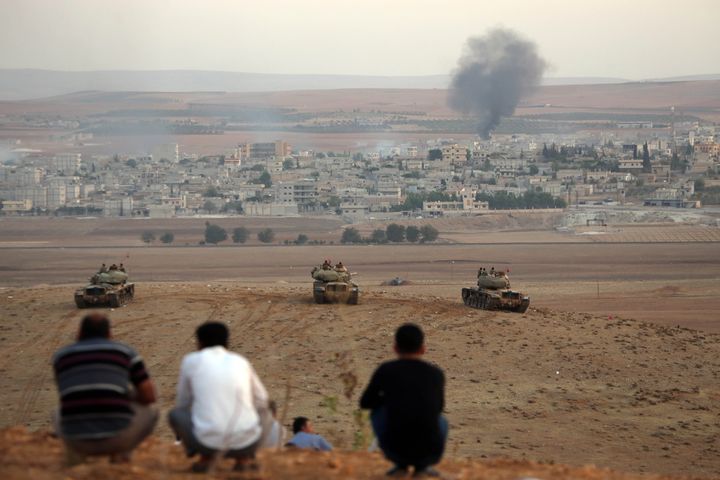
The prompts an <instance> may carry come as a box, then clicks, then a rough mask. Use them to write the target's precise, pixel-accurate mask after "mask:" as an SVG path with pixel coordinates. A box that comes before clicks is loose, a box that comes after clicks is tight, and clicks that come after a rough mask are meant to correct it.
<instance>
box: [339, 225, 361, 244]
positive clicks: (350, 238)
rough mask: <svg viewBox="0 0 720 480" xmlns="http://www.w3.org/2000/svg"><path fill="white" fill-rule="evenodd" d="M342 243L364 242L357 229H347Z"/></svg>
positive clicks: (343, 234) (341, 240)
mask: <svg viewBox="0 0 720 480" xmlns="http://www.w3.org/2000/svg"><path fill="white" fill-rule="evenodd" d="M340 242H341V243H360V242H362V237H361V236H360V232H358V231H357V229H355V228H352V227H350V228H346V229H345V230H343V233H342V237H341V238H340Z"/></svg>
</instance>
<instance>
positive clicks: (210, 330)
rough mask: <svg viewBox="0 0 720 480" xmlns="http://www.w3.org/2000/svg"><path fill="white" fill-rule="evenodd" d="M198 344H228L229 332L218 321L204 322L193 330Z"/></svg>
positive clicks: (204, 345)
mask: <svg viewBox="0 0 720 480" xmlns="http://www.w3.org/2000/svg"><path fill="white" fill-rule="evenodd" d="M195 334H196V335H197V339H198V342H199V343H200V345H201V346H202V347H203V348H205V347H215V346H218V345H219V346H221V347H226V348H227V346H228V337H229V335H230V334H229V332H228V329H227V327H226V326H225V324H222V323H220V322H205V323H203V324H202V325H200V326H199V327H198V329H197V331H196V332H195Z"/></svg>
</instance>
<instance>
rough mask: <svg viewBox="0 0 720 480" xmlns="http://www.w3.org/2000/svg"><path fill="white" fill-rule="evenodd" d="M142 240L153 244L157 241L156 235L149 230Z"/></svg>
mask: <svg viewBox="0 0 720 480" xmlns="http://www.w3.org/2000/svg"><path fill="white" fill-rule="evenodd" d="M140 239H141V240H142V241H143V242H145V243H152V242H154V241H155V234H154V233H153V232H151V231H149V230H146V231H144V232H142V234H141V235H140Z"/></svg>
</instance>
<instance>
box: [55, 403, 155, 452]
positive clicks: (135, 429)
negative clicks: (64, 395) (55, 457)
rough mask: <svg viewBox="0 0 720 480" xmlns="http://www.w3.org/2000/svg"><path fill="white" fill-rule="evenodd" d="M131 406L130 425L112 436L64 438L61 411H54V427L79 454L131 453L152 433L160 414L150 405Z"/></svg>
mask: <svg viewBox="0 0 720 480" xmlns="http://www.w3.org/2000/svg"><path fill="white" fill-rule="evenodd" d="M131 407H132V409H133V412H134V415H133V418H132V420H131V422H130V425H129V426H128V427H127V428H125V429H124V430H120V431H119V432H117V434H115V435H113V436H112V437H108V438H98V439H92V440H76V439H69V438H64V437H63V436H62V430H61V429H60V414H59V411H56V412H54V413H53V416H52V422H53V427H54V428H55V432H56V433H57V434H58V436H59V437H60V438H61V439H62V440H63V442H64V443H65V446H66V447H67V448H68V449H69V450H71V451H73V452H74V453H76V454H78V455H79V456H84V455H114V454H129V453H130V452H132V451H133V450H134V449H135V447H137V446H138V445H140V443H141V442H142V441H143V440H144V439H145V438H146V437H147V436H148V435H150V434H151V433H152V431H153V429H154V428H155V424H156V423H157V420H158V415H159V414H158V410H157V409H156V408H154V407H150V406H148V405H140V404H138V403H133V404H132V405H131Z"/></svg>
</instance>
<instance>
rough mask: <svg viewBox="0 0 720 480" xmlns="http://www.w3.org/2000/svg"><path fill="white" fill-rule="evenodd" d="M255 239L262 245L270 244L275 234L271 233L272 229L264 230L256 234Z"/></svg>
mask: <svg viewBox="0 0 720 480" xmlns="http://www.w3.org/2000/svg"><path fill="white" fill-rule="evenodd" d="M257 238H258V240H260V241H261V242H262V243H272V241H273V240H275V232H273V229H272V228H265V229H263V230H260V231H259V232H258V234H257Z"/></svg>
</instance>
